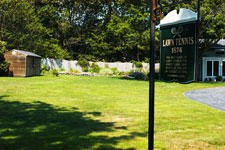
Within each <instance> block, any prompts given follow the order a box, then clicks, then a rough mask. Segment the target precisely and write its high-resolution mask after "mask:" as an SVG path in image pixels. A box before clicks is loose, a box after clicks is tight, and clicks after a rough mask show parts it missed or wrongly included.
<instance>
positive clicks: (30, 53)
mask: <svg viewBox="0 0 225 150" xmlns="http://www.w3.org/2000/svg"><path fill="white" fill-rule="evenodd" d="M12 51H15V52H18V53H22V54H24V55H26V56H32V57H40V58H41V56H39V55H37V54H34V53H32V52H28V51H23V50H17V49H13V50H12ZM6 53H7V52H6Z"/></svg>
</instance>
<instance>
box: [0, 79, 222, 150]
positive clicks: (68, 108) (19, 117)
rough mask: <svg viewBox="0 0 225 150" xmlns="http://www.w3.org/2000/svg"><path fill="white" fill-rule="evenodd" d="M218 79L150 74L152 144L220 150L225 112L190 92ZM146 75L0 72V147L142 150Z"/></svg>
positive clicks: (144, 147)
mask: <svg viewBox="0 0 225 150" xmlns="http://www.w3.org/2000/svg"><path fill="white" fill-rule="evenodd" d="M224 85H225V84H224V83H192V84H178V83H164V82H156V100H155V149H162V150H224V149H225V112H222V111H219V110H216V109H214V108H211V107H209V106H206V105H204V104H201V103H198V102H195V101H192V100H189V99H187V98H185V97H184V95H183V93H184V92H185V91H189V90H191V89H200V88H208V87H218V86H224ZM148 86H149V83H148V82H146V81H133V80H123V79H120V78H116V77H78V76H60V77H53V76H51V75H47V76H41V77H30V78H8V77H1V78H0V150H147V142H148V140H147V139H148Z"/></svg>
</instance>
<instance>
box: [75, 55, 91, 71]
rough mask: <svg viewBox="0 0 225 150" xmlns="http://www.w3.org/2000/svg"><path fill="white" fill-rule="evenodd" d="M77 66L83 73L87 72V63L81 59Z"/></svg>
mask: <svg viewBox="0 0 225 150" xmlns="http://www.w3.org/2000/svg"><path fill="white" fill-rule="evenodd" d="M77 64H78V65H80V66H81V68H82V71H83V72H88V67H89V61H87V60H86V59H84V58H82V59H80V60H78V61H77Z"/></svg>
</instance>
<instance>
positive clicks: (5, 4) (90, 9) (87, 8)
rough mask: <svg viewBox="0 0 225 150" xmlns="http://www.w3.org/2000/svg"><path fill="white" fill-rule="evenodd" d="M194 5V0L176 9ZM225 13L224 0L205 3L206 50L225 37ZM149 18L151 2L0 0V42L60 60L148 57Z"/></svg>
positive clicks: (204, 1)
mask: <svg viewBox="0 0 225 150" xmlns="http://www.w3.org/2000/svg"><path fill="white" fill-rule="evenodd" d="M162 2H165V3H167V2H168V1H166V0H162ZM196 6H197V0H192V1H190V2H189V3H187V4H181V5H179V6H178V7H177V8H179V7H186V8H189V9H192V10H194V11H196V10H197V9H196ZM172 9H174V8H172V7H171V8H168V9H165V10H164V11H165V12H169V11H170V10H172ZM224 13H225V0H217V1H211V0H202V1H201V35H200V37H201V38H202V39H205V40H204V43H203V45H202V49H205V47H208V46H209V44H210V43H211V42H212V41H213V40H218V39H221V38H223V37H225V35H224V33H225V16H224ZM149 16H150V9H149V1H148V0H138V1H137V0H115V1H109V0H89V1H83V0H51V1H49V0H1V1H0V40H1V41H5V42H6V43H7V45H6V46H5V47H6V48H7V49H8V50H10V49H13V48H16V49H23V50H29V51H33V52H35V53H37V54H39V55H41V56H43V57H50V58H56V59H61V58H66V59H80V58H85V59H88V60H92V61H97V60H101V61H131V60H137V61H147V58H148V53H149V44H148V43H149V38H150V34H149V32H150V31H149ZM158 23H159V22H158ZM156 34H157V39H156V40H157V42H158V41H159V32H156ZM158 44H159V42H158ZM157 55H159V48H157Z"/></svg>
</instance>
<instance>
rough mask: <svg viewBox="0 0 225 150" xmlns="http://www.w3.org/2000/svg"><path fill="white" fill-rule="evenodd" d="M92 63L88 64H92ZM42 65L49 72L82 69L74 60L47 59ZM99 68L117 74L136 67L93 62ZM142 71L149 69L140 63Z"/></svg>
mask: <svg viewBox="0 0 225 150" xmlns="http://www.w3.org/2000/svg"><path fill="white" fill-rule="evenodd" d="M92 63H93V62H90V64H92ZM41 64H42V65H46V67H47V68H48V69H50V70H52V69H57V70H60V69H62V68H64V69H65V71H70V69H73V70H78V71H80V72H82V68H81V66H80V65H78V64H77V61H76V60H74V61H72V60H55V59H49V58H42V60H41ZM95 64H97V65H98V66H99V67H101V68H105V67H106V66H108V67H109V68H117V70H118V71H119V72H129V71H132V70H135V69H136V67H135V65H133V64H132V63H121V62H113V63H110V62H95ZM142 65H143V70H144V71H147V70H148V69H149V64H148V63H142ZM155 67H156V69H158V68H159V64H156V65H155Z"/></svg>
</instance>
